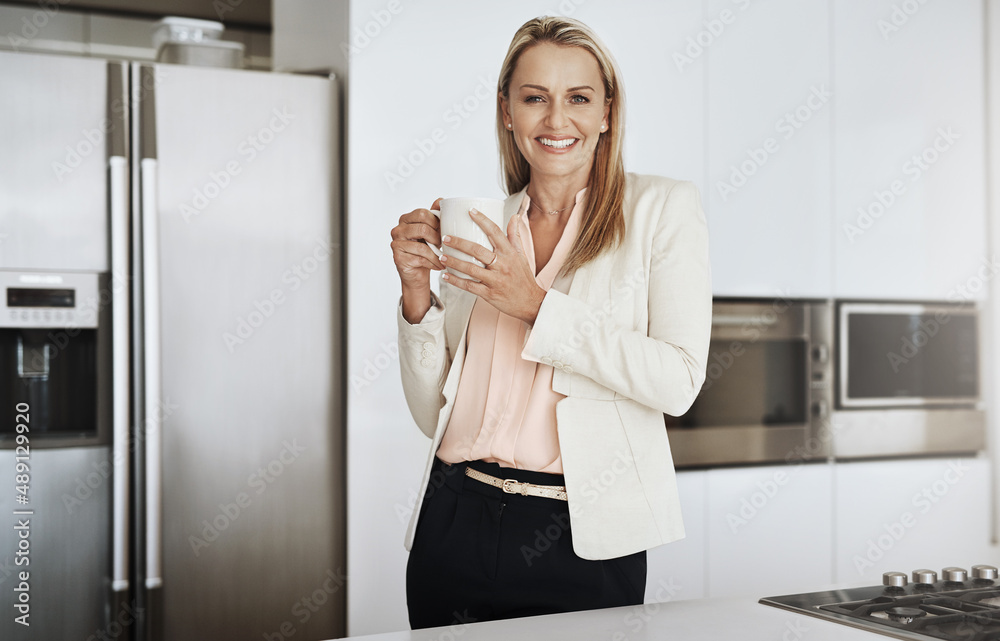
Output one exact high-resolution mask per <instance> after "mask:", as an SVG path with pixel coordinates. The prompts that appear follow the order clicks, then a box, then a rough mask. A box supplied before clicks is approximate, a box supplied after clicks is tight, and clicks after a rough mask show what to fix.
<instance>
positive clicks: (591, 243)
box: [496, 16, 625, 273]
mask: <svg viewBox="0 0 1000 641" xmlns="http://www.w3.org/2000/svg"><path fill="white" fill-rule="evenodd" d="M543 42H550V43H552V44H556V45H560V46H563V47H580V48H581V49H584V50H585V51H587V52H589V53H590V54H591V55H592V56H594V58H595V59H596V60H597V65H598V67H599V68H600V71H601V80H602V82H603V83H604V104H605V105H610V110H609V112H608V130H607V131H606V132H604V133H603V134H601V137H600V139H599V140H598V142H597V149H596V151H595V152H594V162H593V165H592V166H591V168H590V179H589V181H588V184H587V198H586V208H585V210H584V212H583V221H582V223H581V226H580V235H579V237H578V238H577V239H576V243H575V244H574V245H573V248H572V249H571V250H570V253H569V256H567V257H566V262H565V263H564V265H563V269H562V271H563V272H566V273H569V272H570V271H572V270H575V269H576V268H578V267H580V266H581V265H584V264H586V263H588V262H589V261H591V260H593V259H594V258H596V257H597V256H598V255H599V254H600V253H601V252H603V251H604V250H605V249H609V248H611V247H614V246H615V245H617V244H619V243H620V242H621V241H622V239H623V238H624V236H625V215H624V213H623V212H622V203H623V202H624V200H625V164H624V161H623V160H622V147H623V145H624V131H623V129H624V124H625V93H624V90H623V88H622V84H621V79H620V75H621V74H620V73H619V71H618V65H617V64H616V63H615V59H614V57H613V56H612V55H611V52H610V51H608V49H607V47H606V46H605V45H604V43H603V42H601V40H600V39H599V38H598V37H597V35H596V34H595V33H594V32H593V31H591V30H590V28H589V27H588V26H587V25H585V24H583V23H582V22H580V21H579V20H573V19H572V18H564V17H549V16H542V17H540V18H533V19H531V20H529V21H527V22H525V23H524V24H523V25H521V28H520V29H518V30H517V33H515V34H514V39H513V40H511V43H510V48H509V49H508V50H507V57H506V58H504V61H503V66H502V67H501V68H500V79H499V80H498V81H497V125H496V126H497V141H498V146H499V149H500V171H501V173H502V175H503V178H504V182H505V183H506V184H505V187H506V189H507V194H508V195H510V194H515V193H517V192H519V191H521V190H522V189H524V187H525V186H526V185H527V184H528V183H529V182H530V181H531V166H530V165H528V161H527V160H525V158H524V156H523V155H522V154H521V151H520V149H518V148H517V144H516V143H515V141H514V136H513V133H512V132H511V131H509V130H508V129H507V127H506V125H505V124H504V117H503V110H502V107H501V101H502V100H509V99H510V94H509V90H510V79H511V76H513V75H514V69H515V67H517V62H518V59H519V58H520V57H521V54H522V53H524V52H525V51H526V50H527V49H529V48H530V47H533V46H535V45H538V44H541V43H543ZM501 96H502V98H501Z"/></svg>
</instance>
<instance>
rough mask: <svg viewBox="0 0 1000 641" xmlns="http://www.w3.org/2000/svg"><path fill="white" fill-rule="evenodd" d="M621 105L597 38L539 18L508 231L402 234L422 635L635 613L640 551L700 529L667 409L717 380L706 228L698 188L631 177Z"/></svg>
mask: <svg viewBox="0 0 1000 641" xmlns="http://www.w3.org/2000/svg"><path fill="white" fill-rule="evenodd" d="M624 111H625V110H624V97H623V94H622V87H621V81H620V80H619V74H618V72H617V68H616V65H615V63H614V60H613V58H612V57H611V55H610V53H609V52H608V51H607V49H606V48H605V47H604V45H603V44H602V43H601V42H600V41H599V40H598V39H597V37H596V36H595V35H594V34H593V33H592V32H591V31H590V29H589V28H587V27H586V26H585V25H583V24H581V23H580V22H577V21H575V20H571V19H567V18H548V17H544V18H538V19H534V20H530V21H528V22H527V23H525V24H524V25H523V26H522V27H521V28H520V29H519V30H518V31H517V33H516V34H515V36H514V39H513V41H512V42H511V45H510V49H509V51H508V53H507V57H506V59H505V60H504V63H503V67H502V69H501V73H500V78H499V81H498V96H497V135H498V137H499V144H500V157H501V165H502V170H503V174H504V177H505V179H506V187H507V192H508V193H509V194H511V196H510V197H509V198H507V200H506V202H505V208H504V226H505V227H504V229H505V230H506V233H504V230H502V229H501V228H500V227H498V226H497V225H495V224H493V223H492V222H491V221H489V220H488V219H486V218H485V217H484V216H482V215H481V214H478V213H477V212H475V211H473V212H471V213H470V215H471V216H472V217H473V218H474V219H475V220H476V222H477V223H478V224H479V225H480V227H482V228H483V230H484V231H485V232H486V233H487V235H488V236H489V238H490V242H491V243H492V244H493V249H488V248H485V247H483V246H481V245H477V244H475V243H472V242H470V241H467V240H465V239H461V238H449V237H445V238H441V237H440V232H439V228H438V224H437V219H436V218H435V217H434V215H433V214H431V213H430V212H429V211H428V210H425V209H416V210H414V211H412V212H410V213H408V214H404V215H403V216H402V217H400V219H399V225H398V226H396V227H395V228H394V229H393V230H392V238H393V241H392V249H393V259H394V260H395V263H396V268H397V270H398V272H399V276H400V280H401V282H402V290H403V294H402V299H401V303H400V306H399V312H398V324H399V342H400V367H401V370H402V377H403V388H404V392H405V395H406V399H407V403H408V405H409V407H410V411H411V413H412V414H413V417H414V419H415V420H416V422H417V425H418V426H419V427H420V428H421V430H423V431H424V433H425V434H427V436H429V437H431V438H432V446H431V451H430V456H429V458H428V463H427V467H426V470H425V473H424V477H423V486H422V488H421V492H420V495H422V496H423V501H422V502H421V503H420V504H418V505H417V506H416V509H415V511H414V518H413V519H412V520H411V522H410V528H409V531H408V533H407V541H406V545H407V547H408V548H409V549H410V558H409V563H408V565H407V602H408V608H409V613H410V624H411V626H413V627H414V628H421V627H431V626H443V625H450V624H454V623H462V622H467V621H482V620H485V619H499V618H508V617H515V616H529V615H534V614H545V613H551V612H563V611H570V610H580V609H589V608H600V607H611V606H619V605H631V604H640V603H642V601H643V593H644V590H645V581H646V556H645V550H646V549H648V548H650V547H653V546H656V545H660V544H663V543H668V542H670V541H673V540H676V539H679V538H682V537H683V536H684V528H683V525H682V523H681V513H680V508H679V504H678V498H677V488H676V481H675V477H674V471H673V464H672V461H671V456H670V446H669V443H668V442H667V435H666V430H665V428H664V423H663V416H662V415H663V413H667V414H671V415H680V414H683V413H684V412H685V411H687V409H688V407H690V405H691V403H692V402H693V401H694V398H695V396H696V394H697V391H698V390H699V389H700V388H701V384H702V382H703V381H704V378H705V364H706V357H707V352H708V341H709V330H710V322H711V287H710V281H709V265H708V241H707V231H706V225H705V218H704V214H703V213H702V210H701V205H700V202H699V196H698V193H697V190H696V189H695V187H694V186H693V185H692V184H690V183H685V182H678V181H674V180H670V179H667V178H660V177H655V176H639V175H633V174H628V175H626V174H625V172H624V168H623V164H622V141H623V133H624V132H623V116H624ZM435 204H436V203H435ZM442 243H443V244H444V245H446V246H451V247H454V248H456V249H458V250H461V251H464V252H466V253H468V254H470V255H472V256H474V257H475V258H476V259H478V260H480V261H482V263H483V264H484V265H485V267H479V266H477V265H475V264H472V263H469V262H465V261H461V260H458V259H455V258H451V257H443V258H441V259H440V260H438V259H437V258H436V257H435V254H434V253H433V252H432V251H431V249H430V248H429V247H428V246H427V245H428V244H429V245H435V246H440V245H441V244H442ZM445 266H447V267H451V268H452V269H453V270H455V271H457V272H459V273H461V274H464V275H467V276H470V277H473V278H475V279H477V280H478V281H479V282H476V281H473V280H466V279H463V278H458V277H456V276H452V275H449V274H442V276H441V279H442V280H441V287H440V291H441V295H440V298H439V297H438V296H436V295H434V293H433V292H432V291H431V288H430V271H431V270H441V269H442V268H444V267H445Z"/></svg>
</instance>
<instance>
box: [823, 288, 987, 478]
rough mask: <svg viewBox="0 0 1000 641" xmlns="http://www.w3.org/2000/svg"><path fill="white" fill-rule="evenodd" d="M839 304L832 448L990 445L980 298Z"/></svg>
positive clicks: (950, 450)
mask: <svg viewBox="0 0 1000 641" xmlns="http://www.w3.org/2000/svg"><path fill="white" fill-rule="evenodd" d="M836 307H837V310H836V315H837V321H836V324H837V328H836V332H837V350H836V351H837V353H836V371H837V389H836V403H835V408H834V412H833V414H832V416H831V429H832V434H833V438H832V440H831V455H832V456H834V457H837V458H866V457H880V456H900V455H920V454H956V453H973V452H976V451H979V450H982V449H984V448H985V446H986V415H985V412H984V411H983V404H982V398H981V386H982V385H981V380H982V376H981V371H982V363H981V360H980V327H979V325H980V323H979V310H978V309H977V308H976V306H975V305H972V304H962V303H940V302H930V303H904V302H873V301H838V302H837V304H836Z"/></svg>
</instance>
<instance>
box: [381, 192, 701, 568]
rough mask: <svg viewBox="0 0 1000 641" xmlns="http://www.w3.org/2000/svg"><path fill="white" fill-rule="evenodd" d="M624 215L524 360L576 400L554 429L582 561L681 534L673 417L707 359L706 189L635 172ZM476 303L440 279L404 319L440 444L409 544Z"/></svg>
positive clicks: (420, 400) (548, 312)
mask: <svg viewBox="0 0 1000 641" xmlns="http://www.w3.org/2000/svg"><path fill="white" fill-rule="evenodd" d="M523 197H524V190H522V191H521V192H519V193H517V194H514V195H513V196H510V197H509V198H507V200H506V202H505V203H504V229H506V226H507V223H508V222H509V221H510V218H511V217H512V216H513V215H514V214H516V213H517V211H518V209H519V208H520V205H521V200H522V198H523ZM624 212H625V237H624V241H623V242H622V244H621V245H620V246H619V247H618V248H617V249H614V250H612V251H606V252H604V253H602V254H601V255H600V256H598V257H597V258H596V259H595V260H593V261H591V262H589V263H587V264H586V265H584V266H583V267H580V268H579V269H578V270H576V272H574V273H573V274H572V275H571V283H569V288H568V291H567V290H566V288H565V285H566V280H567V279H563V284H562V291H558V290H557V287H556V286H555V285H554V286H553V288H552V289H550V290H549V292H548V293H547V294H546V296H545V299H544V301H543V302H542V306H541V309H540V310H539V312H538V318H537V319H536V320H535V324H534V326H533V327H532V328H531V329H530V330H529V332H528V335H527V337H526V339H525V343H524V348H523V351H522V353H521V356H522V358H525V359H528V360H531V361H535V362H539V363H545V364H547V365H551V366H552V367H553V368H555V371H554V372H553V375H552V389H553V390H555V391H556V392H559V393H561V394H565V395H566V398H564V399H563V400H561V401H559V403H558V404H557V406H556V422H557V426H556V427H557V432H558V436H559V449H560V453H561V455H562V465H563V473H564V475H565V478H566V492H567V495H568V498H569V512H570V524H571V525H570V527H571V530H572V532H573V549H574V551H575V552H576V554H577V555H578V556H580V557H581V558H584V559H610V558H615V557H619V556H624V555H626V554H632V553H634V552H638V551H640V550H645V549H648V548H651V547H655V546H657V545H660V544H663V543H669V542H670V541H674V540H677V539H680V538H683V537H684V525H683V523H682V520H681V510H680V503H679V501H678V497H677V482H676V477H675V474H674V466H673V460H672V458H671V454H670V444H669V442H668V441H667V432H666V428H665V426H664V421H663V414H664V413H666V414H670V415H673V416H678V415H680V414H683V413H684V412H686V411H687V410H688V408H689V407H690V406H691V403H692V402H693V401H694V399H695V397H696V396H697V392H698V390H700V389H701V385H702V383H703V382H704V379H705V366H706V360H707V357H708V343H709V334H710V330H711V317H712V288H711V280H710V273H709V256H708V229H707V225H706V222H705V215H704V212H703V211H702V208H701V202H700V198H699V195H698V190H697V188H696V187H695V186H694V185H693V184H692V183H690V182H679V181H676V180H671V179H669V178H662V177H658V176H642V175H636V174H628V175H627V178H626V192H625V202H624ZM559 283H560V281H557V282H556V285H559ZM563 292H566V293H563ZM475 299H476V296H475V295H473V294H470V293H468V292H465V291H462V290H460V289H457V288H455V287H453V286H452V285H449V284H448V283H447V282H445V281H442V282H441V297H440V299H437V298H436V297H435V306H434V307H432V308H431V309H430V310H429V311H428V312H427V314H426V315H425V316H424V318H423V319H422V320H421V322H420V323H419V324H417V325H410V324H409V323H407V322H406V321H405V320H404V319H403V317H402V309H401V306H400V308H399V309H398V310H397V321H398V325H399V361H400V369H401V374H402V381H403V390H404V393H405V396H406V401H407V404H408V405H409V408H410V412H411V413H412V415H413V418H414V420H415V421H416V423H417V425H418V426H419V427H420V429H421V430H422V431H423V432H424V433H425V434H426V435H427V436H429V437H431V439H432V443H431V447H430V452H429V454H428V457H427V464H426V466H425V469H424V475H423V481H422V483H421V486H420V491H419V493H418V495H417V496H418V500H417V504H416V505H415V506H414V511H413V515H412V517H411V519H410V524H409V528H408V530H407V533H406V541H405V545H406V549H410V546H411V545H412V543H413V535H414V532H415V530H416V522H417V518H418V516H419V514H420V505H421V502H422V500H423V495H424V492H425V491H426V488H427V483H428V479H429V476H430V471H431V465H432V463H433V462H434V455H435V453H436V452H437V449H438V445H439V444H440V442H441V437H442V436H443V435H444V431H445V428H446V427H447V425H448V421H449V419H450V418H451V412H452V408H453V407H454V402H455V395H456V392H457V390H458V381H459V378H460V377H461V373H462V366H463V364H464V362H465V352H466V346H465V331H466V328H467V327H468V324H469V317H470V316H471V313H472V305H473V303H474V302H475Z"/></svg>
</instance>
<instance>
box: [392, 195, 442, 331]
mask: <svg viewBox="0 0 1000 641" xmlns="http://www.w3.org/2000/svg"><path fill="white" fill-rule="evenodd" d="M440 201H441V199H440V198H438V199H437V200H435V201H434V204H433V205H431V209H439V204H438V203H439V202H440ZM428 245H434V246H435V247H440V246H441V226H440V224H439V221H438V218H437V216H435V215H434V214H432V213H431V212H430V211H428V210H427V209H414V210H413V211H411V212H410V213H408V214H403V215H402V216H400V217H399V224H398V225H396V226H395V227H393V228H392V243H391V244H390V246H391V247H392V260H393V262H394V263H396V271H397V272H399V281H400V284H401V285H402V286H403V316H404V317H405V318H406V320H407V321H408V322H411V323H413V322H415V321H414V320H413V319H414V318H415V319H416V322H419V320H420V318H423V315H424V313H426V312H427V309H429V308H430V291H431V270H432V269H437V270H440V269H444V265H442V264H441V262H440V261H439V260H438V258H437V255H436V254H435V253H434V251H433V250H432V249H431V248H430V247H429V246H428Z"/></svg>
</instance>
